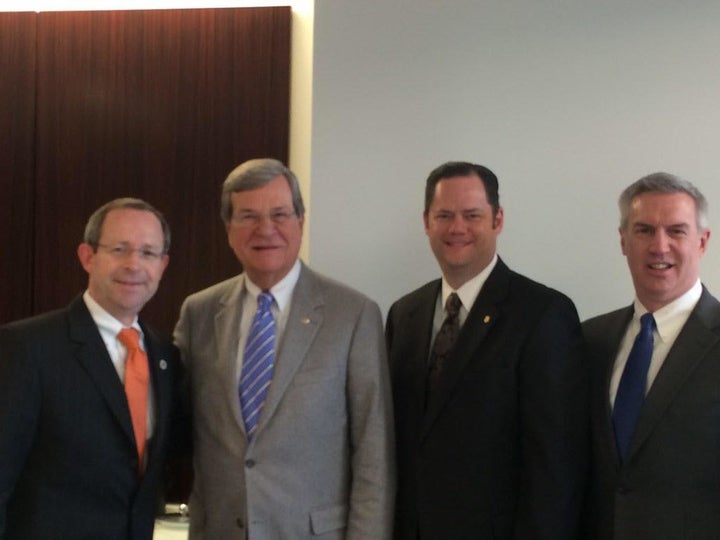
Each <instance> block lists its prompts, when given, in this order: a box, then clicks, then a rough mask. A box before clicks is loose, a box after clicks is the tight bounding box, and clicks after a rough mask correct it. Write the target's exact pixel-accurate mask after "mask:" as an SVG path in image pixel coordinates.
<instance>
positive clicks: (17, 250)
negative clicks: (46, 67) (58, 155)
mask: <svg viewBox="0 0 720 540" xmlns="http://www.w3.org/2000/svg"><path fill="white" fill-rule="evenodd" d="M35 23H36V15H35V13H0V103H1V104H2V105H0V193H2V196H1V197H0V323H3V322H7V321H11V320H14V319H19V318H22V317H26V316H28V315H30V314H31V313H32V264H33V251H34V247H35V246H34V240H33V220H32V215H33V192H34V184H33V179H34V170H35V164H34V154H33V138H34V134H35V133H34V130H35Z"/></svg>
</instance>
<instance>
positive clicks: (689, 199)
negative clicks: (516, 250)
mask: <svg viewBox="0 0 720 540" xmlns="http://www.w3.org/2000/svg"><path fill="white" fill-rule="evenodd" d="M619 206H620V228H619V231H620V244H621V247H622V252H623V254H624V255H625V258H626V259H627V263H628V267H629V269H630V274H631V276H632V280H633V285H634V287H635V300H634V301H633V304H632V305H630V306H628V307H625V308H622V309H619V310H617V311H613V312H611V313H606V314H604V315H600V316H598V317H595V318H593V319H590V320H588V321H586V322H585V323H584V324H583V329H584V331H585V335H586V338H587V341H588V347H589V350H590V352H591V353H592V363H593V372H592V385H593V388H592V390H593V391H592V415H593V474H592V480H591V490H590V499H589V508H590V516H589V520H588V525H589V528H588V533H587V535H586V537H587V538H591V539H594V538H596V539H601V540H611V539H617V540H665V539H667V540H671V539H672V540H675V539H679V538H683V539H685V540H711V539H712V540H715V539H717V538H720V303H718V301H717V300H716V299H715V298H714V297H713V296H712V295H711V294H710V293H709V292H708V290H707V289H706V288H705V287H704V286H703V284H702V283H701V281H700V259H701V257H702V256H703V254H704V253H705V250H706V249H707V243H708V240H709V238H710V230H709V228H708V218H707V202H706V200H705V197H704V196H703V195H702V193H700V191H699V190H698V189H697V188H696V187H695V186H693V185H692V184H691V183H690V182H687V181H686V180H683V179H681V178H678V177H677V176H674V175H671V174H667V173H654V174H651V175H648V176H646V177H644V178H641V179H640V180H638V181H637V182H635V183H633V184H632V185H630V186H629V187H628V188H627V189H625V191H624V192H623V193H622V195H621V196H620V200H619Z"/></svg>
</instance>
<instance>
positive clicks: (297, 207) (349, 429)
mask: <svg viewBox="0 0 720 540" xmlns="http://www.w3.org/2000/svg"><path fill="white" fill-rule="evenodd" d="M221 214H222V219H223V221H224V222H225V226H226V230H227V235H228V242H229V244H230V247H231V248H232V249H233V251H234V252H235V255H236V256H237V259H238V261H239V262H240V263H241V265H242V267H243V272H242V273H241V274H240V275H238V276H236V277H233V278H231V279H229V280H227V281H224V282H222V283H219V284H217V285H215V286H213V287H210V288H209V289H206V290H204V291H201V292H199V293H196V294H194V295H192V296H190V297H189V298H187V299H186V301H185V303H184V304H183V307H182V310H181V313H180V320H179V322H178V324H177V327H176V329H175V341H176V343H177V345H178V347H179V348H180V352H181V355H182V359H183V362H184V363H185V364H186V366H187V368H188V373H189V376H190V380H191V389H192V403H193V407H194V410H193V419H194V422H193V432H194V433H193V449H194V467H195V477H194V485H193V493H192V495H191V499H190V538H191V539H215V538H217V539H223V538H249V539H256V538H257V539H265V538H288V539H290V538H292V539H293V540H298V539H303V538H314V537H315V536H317V535H322V538H327V539H338V540H339V539H344V538H365V539H368V540H370V539H372V540H381V539H385V538H390V536H391V520H392V513H393V503H394V493H395V481H394V457H393V455H394V445H393V435H392V433H393V426H392V411H391V397H390V385H389V378H388V372H387V365H386V356H385V345H384V340H383V330H382V320H381V315H380V310H379V308H378V306H377V305H376V304H375V303H374V302H372V301H371V300H369V299H368V298H366V297H365V296H363V295H361V294H360V293H358V292H355V291H353V290H351V289H349V288H348V287H345V286H344V285H341V284H339V283H337V282H335V281H332V280H330V279H328V278H326V277H323V276H321V275H319V274H317V273H315V272H314V271H312V270H310V269H309V268H308V267H307V266H305V265H304V264H303V263H301V262H300V261H299V259H298V252H299V250H300V242H301V238H302V231H303V224H304V206H303V201H302V197H301V194H300V189H299V186H298V181H297V179H296V177H295V175H294V174H293V173H292V172H291V171H290V170H289V169H288V168H287V167H285V166H284V165H283V164H282V163H280V162H279V161H276V160H273V159H256V160H251V161H248V162H245V163H243V164H242V165H240V166H238V167H237V168H236V169H235V170H233V171H232V172H231V173H230V174H229V175H228V177H227V179H226V180H225V182H224V184H223V189H222V198H221Z"/></svg>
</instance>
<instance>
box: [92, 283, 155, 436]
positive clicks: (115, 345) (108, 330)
mask: <svg viewBox="0 0 720 540" xmlns="http://www.w3.org/2000/svg"><path fill="white" fill-rule="evenodd" d="M83 301H84V302H85V305H86V306H87V308H88V311H89V312H90V316H91V317H92V318H93V321H95V325H96V326H97V328H98V330H99V331H100V337H101V338H102V340H103V341H104V342H105V348H106V349H107V352H108V354H109V355H110V360H112V363H113V366H115V371H117V374H118V377H120V382H121V383H122V385H123V387H124V386H125V362H126V360H127V349H126V348H125V345H123V344H122V342H121V341H120V340H119V339H118V334H119V333H120V330H122V329H123V328H126V327H125V325H123V323H121V322H120V321H118V320H117V319H116V318H115V317H113V316H112V315H110V313H108V312H107V311H106V310H105V309H103V307H102V306H101V305H100V304H98V303H97V302H96V301H95V300H94V299H93V297H92V296H90V293H89V292H88V291H85V293H84V294H83ZM131 328H134V329H135V330H137V331H138V334H139V335H140V347H141V348H142V350H143V351H146V352H147V347H146V346H145V337H144V335H143V331H142V328H140V324H139V323H138V318H137V317H135V320H134V321H133V323H132V325H131ZM149 360H150V359H149V358H148V361H149ZM147 408H148V414H147V440H150V438H151V437H152V434H153V432H154V431H155V396H154V392H153V387H152V379H151V381H150V387H149V388H148V406H147Z"/></svg>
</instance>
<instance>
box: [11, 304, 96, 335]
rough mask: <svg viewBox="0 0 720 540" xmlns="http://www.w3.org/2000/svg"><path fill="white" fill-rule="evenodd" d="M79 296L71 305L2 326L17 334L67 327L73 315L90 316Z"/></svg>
mask: <svg viewBox="0 0 720 540" xmlns="http://www.w3.org/2000/svg"><path fill="white" fill-rule="evenodd" d="M84 306H85V305H84V303H83V302H82V299H80V298H79V297H78V298H76V299H75V300H74V301H73V302H72V303H71V304H70V305H69V306H66V307H63V308H59V309H54V310H51V311H46V312H45V313H40V314H38V315H34V316H32V317H27V318H25V319H19V320H17V321H12V322H9V323H7V324H4V325H3V326H1V327H0V329H1V330H2V331H3V332H7V333H10V334H15V335H18V336H25V335H29V336H36V335H41V334H44V333H48V332H52V331H56V330H57V329H59V328H66V327H67V324H68V318H69V316H71V315H74V316H75V317H77V316H87V317H90V315H89V312H87V308H85V309H84V310H83V308H84Z"/></svg>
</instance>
